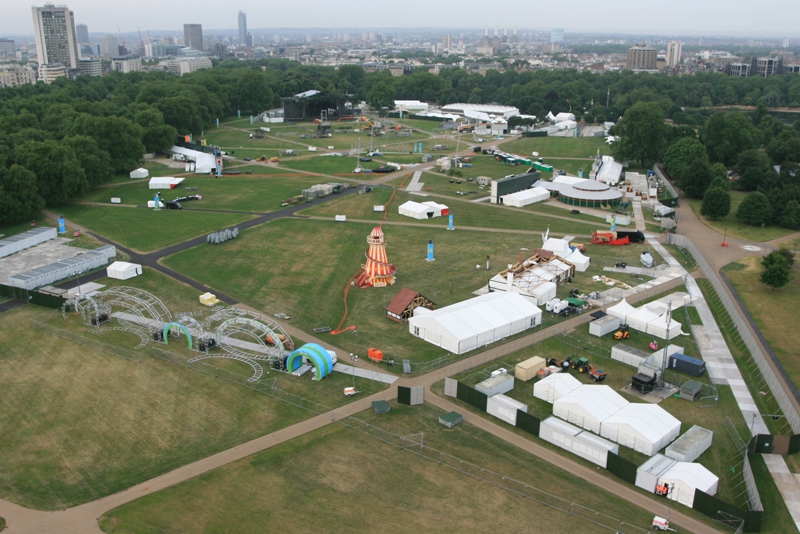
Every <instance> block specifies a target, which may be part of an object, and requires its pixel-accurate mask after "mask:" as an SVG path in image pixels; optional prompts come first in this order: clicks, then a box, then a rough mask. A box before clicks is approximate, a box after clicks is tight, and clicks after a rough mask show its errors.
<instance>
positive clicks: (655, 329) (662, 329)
mask: <svg viewBox="0 0 800 534" xmlns="http://www.w3.org/2000/svg"><path fill="white" fill-rule="evenodd" d="M647 333H648V334H650V335H652V336H655V337H658V338H661V339H667V335H669V337H670V339H674V338H676V337H677V336H679V335H681V323H679V322H678V321H676V320H675V319H673V318H672V317H671V316H670V317H669V324H668V323H667V314H666V313H665V314H663V315H662V316H660V317H658V318H656V319H653V320H652V321H650V322H649V323H647Z"/></svg>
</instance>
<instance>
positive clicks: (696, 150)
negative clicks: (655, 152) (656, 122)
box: [664, 137, 706, 175]
mask: <svg viewBox="0 0 800 534" xmlns="http://www.w3.org/2000/svg"><path fill="white" fill-rule="evenodd" d="M696 159H706V147H704V146H703V143H701V142H700V141H698V140H697V139H694V138H691V137H682V138H680V139H678V140H677V141H675V142H673V143H672V144H671V145H669V148H667V152H666V154H664V168H665V169H666V170H667V172H668V173H670V174H676V175H677V174H678V173H680V172H681V171H682V170H683V168H684V167H686V166H688V165H689V164H690V163H691V162H693V161H694V160H696Z"/></svg>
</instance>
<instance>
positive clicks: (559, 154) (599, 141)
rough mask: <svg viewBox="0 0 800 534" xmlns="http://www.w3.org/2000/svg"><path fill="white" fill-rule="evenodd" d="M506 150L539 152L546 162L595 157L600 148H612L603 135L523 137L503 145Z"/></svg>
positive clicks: (603, 150) (606, 150) (605, 150)
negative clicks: (554, 159) (552, 159)
mask: <svg viewBox="0 0 800 534" xmlns="http://www.w3.org/2000/svg"><path fill="white" fill-rule="evenodd" d="M501 147H502V150H503V151H504V152H510V153H515V154H519V155H520V156H531V153H533V152H538V153H539V156H537V157H540V158H543V159H544V162H545V163H548V164H549V163H550V162H549V159H550V158H594V157H595V156H596V155H597V151H598V150H599V151H600V153H601V154H609V153H610V152H611V150H610V149H609V147H608V145H607V144H606V142H605V139H603V138H602V137H576V138H573V137H523V138H520V139H516V140H514V141H507V142H505V143H503V144H502V145H501Z"/></svg>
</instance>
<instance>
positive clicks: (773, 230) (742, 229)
mask: <svg viewBox="0 0 800 534" xmlns="http://www.w3.org/2000/svg"><path fill="white" fill-rule="evenodd" d="M729 193H730V195H731V211H730V213H728V215H727V216H725V217H723V218H721V219H709V218H707V217H703V216H702V215H700V208H701V206H702V205H703V201H702V200H701V199H697V198H687V199H686V200H687V201H688V203H689V206H690V207H691V208H692V210H693V211H694V212H695V214H696V215H697V217H698V218H699V219H700V220H701V221H703V222H704V223H705V224H706V225H707V226H710V227H711V228H713V229H714V230H716V231H717V232H719V233H720V234H724V233H725V232H726V227H727V233H728V236H729V237H737V238H739V239H744V240H747V241H756V242H764V241H772V240H773V239H778V238H780V237H783V236H785V235H789V234H791V233H794V230H790V229H788V228H783V227H782V226H778V225H775V224H771V225H769V226H765V227H761V226H750V225H749V224H744V223H743V222H741V221H739V219H737V218H736V210H738V209H739V204H741V203H742V200H744V198H745V197H746V196H747V195H748V193H744V192H742V191H729Z"/></svg>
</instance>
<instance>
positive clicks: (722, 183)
mask: <svg viewBox="0 0 800 534" xmlns="http://www.w3.org/2000/svg"><path fill="white" fill-rule="evenodd" d="M711 169H712V171H711V176H714V171H713V169H714V168H713V167H712V168H711ZM712 187H717V188H719V189H723V190H725V191H727V190H729V189H730V188H731V187H730V182H728V180H723V179H722V178H720V177H719V176H714V179H713V180H711V183H710V184H708V188H709V189H711V188H712Z"/></svg>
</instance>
